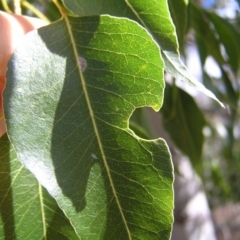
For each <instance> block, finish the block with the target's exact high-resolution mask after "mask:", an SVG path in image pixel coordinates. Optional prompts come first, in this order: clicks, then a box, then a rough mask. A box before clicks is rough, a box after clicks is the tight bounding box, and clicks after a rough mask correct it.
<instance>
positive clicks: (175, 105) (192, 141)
mask: <svg viewBox="0 0 240 240" xmlns="http://www.w3.org/2000/svg"><path fill="white" fill-rule="evenodd" d="M164 97H165V101H164V104H163V107H162V110H161V113H162V116H163V126H164V129H165V130H166V131H167V132H168V133H169V135H170V136H171V139H172V140H173V142H174V143H175V144H176V146H177V147H178V148H179V149H180V150H181V151H182V152H183V153H184V154H186V155H187V156H188V157H189V159H190V160H191V162H192V165H193V167H194V168H195V169H196V170H197V171H198V173H200V174H201V173H202V172H201V170H202V168H201V164H202V162H201V155H202V146H203V141H204V137H203V127H204V125H205V124H206V122H205V119H204V116H203V114H202V112H201V110H200V109H199V108H198V106H197V104H196V103H195V101H194V99H193V98H192V97H191V96H190V95H189V94H187V93H186V92H185V91H183V90H181V89H180V88H177V87H176V86H170V85H167V87H166V90H165V95H164Z"/></svg>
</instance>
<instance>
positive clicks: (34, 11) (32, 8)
mask: <svg viewBox="0 0 240 240" xmlns="http://www.w3.org/2000/svg"><path fill="white" fill-rule="evenodd" d="M21 4H22V6H24V7H25V8H27V9H29V10H30V11H31V12H32V13H33V14H34V15H36V16H37V17H38V18H40V19H42V20H43V21H45V22H47V23H50V22H51V21H50V20H49V19H48V18H47V17H46V16H45V15H44V14H42V13H41V12H40V11H39V10H38V9H37V8H35V7H34V6H33V5H32V4H31V3H29V2H27V1H21Z"/></svg>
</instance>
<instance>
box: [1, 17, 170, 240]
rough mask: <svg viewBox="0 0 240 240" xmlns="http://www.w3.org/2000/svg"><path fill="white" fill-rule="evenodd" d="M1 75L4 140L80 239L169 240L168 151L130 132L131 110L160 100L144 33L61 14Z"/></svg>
mask: <svg viewBox="0 0 240 240" xmlns="http://www.w3.org/2000/svg"><path fill="white" fill-rule="evenodd" d="M8 68H9V71H8V73H7V78H8V81H7V86H6V90H5V92H4V106H5V110H6V111H5V116H6V121H7V124H8V131H9V135H10V138H11V141H12V142H13V144H14V147H15V148H16V151H17V153H18V156H19V158H20V160H21V161H22V162H23V163H24V165H25V166H26V167H27V168H29V169H30V170H31V172H33V174H34V175H35V176H36V177H37V179H38V180H39V182H40V183H41V184H42V185H43V186H44V187H45V188H46V189H47V190H48V191H49V193H50V194H51V195H52V196H53V197H54V198H55V199H56V200H57V202H58V204H59V206H60V207H61V208H62V209H63V210H64V212H65V213H66V215H67V217H68V218H69V219H70V220H71V223H72V224H73V226H74V228H75V229H76V231H77V233H78V235H79V237H81V239H169V237H170V234H171V227H172V222H173V216H172V211H173V189H172V184H173V172H172V171H173V170H172V163H171V158H170V154H169V150H168V147H167V146H166V144H165V142H164V141H163V140H162V139H157V140H151V141H150V140H144V139H141V138H139V137H138V136H136V135H135V134H134V133H133V131H131V130H130V129H129V118H130V116H131V114H132V113H133V111H134V110H135V108H139V107H143V106H149V107H152V108H153V109H154V110H155V111H157V110H159V109H160V107H161V105H162V101H163V91H164V79H163V70H164V69H163V62H162V59H161V54H160V50H159V48H158V46H157V45H156V44H155V42H154V41H153V39H152V38H151V36H150V35H149V34H148V32H147V31H146V30H145V29H144V28H142V27H141V26H140V25H139V24H137V23H135V22H133V21H131V20H128V19H121V18H114V17H110V16H101V17H100V16H94V17H81V18H77V17H67V16H64V19H63V20H60V21H58V22H56V23H54V24H51V25H49V26H47V27H44V28H41V29H39V30H38V31H37V32H32V33H30V34H29V35H27V36H26V38H25V40H24V43H22V44H20V45H19V47H18V49H17V51H16V52H15V53H14V54H13V56H12V59H11V60H10V63H9V66H8Z"/></svg>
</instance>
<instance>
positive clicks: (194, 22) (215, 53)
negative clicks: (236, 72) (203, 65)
mask: <svg viewBox="0 0 240 240" xmlns="http://www.w3.org/2000/svg"><path fill="white" fill-rule="evenodd" d="M189 15H190V16H189V19H191V21H190V25H191V27H192V28H193V29H194V30H195V32H196V34H197V35H198V37H199V38H202V41H203V42H204V43H205V46H206V48H207V51H208V55H211V56H212V57H214V58H215V60H216V61H217V62H218V63H219V64H224V63H225V60H224V59H223V56H222V54H221V51H220V42H219V40H218V39H217V37H216V35H215V33H214V30H213V29H212V28H211V26H210V23H209V22H208V21H207V19H206V16H205V12H204V11H203V10H201V9H199V8H198V7H197V6H195V5H194V4H191V3H190V4H189Z"/></svg>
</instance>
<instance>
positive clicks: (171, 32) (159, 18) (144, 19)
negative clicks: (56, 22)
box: [63, 0, 222, 105]
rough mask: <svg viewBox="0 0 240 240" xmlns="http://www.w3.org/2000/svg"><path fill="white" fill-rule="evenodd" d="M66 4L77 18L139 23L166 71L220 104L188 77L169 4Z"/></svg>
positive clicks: (111, 0)
mask: <svg viewBox="0 0 240 240" xmlns="http://www.w3.org/2000/svg"><path fill="white" fill-rule="evenodd" d="M63 3H64V4H65V6H66V7H67V8H68V9H69V10H71V11H72V12H73V13H74V14H75V15H77V16H85V15H100V14H110V15H113V16H120V17H127V18H130V19H132V20H135V21H138V22H139V23H140V24H141V25H142V26H143V27H145V28H146V29H147V30H148V31H149V32H150V33H151V34H152V36H153V38H154V39H155V40H156V41H157V43H158V44H159V46H160V48H161V50H162V57H163V60H164V63H165V70H166V71H167V72H169V73H171V74H172V75H173V76H174V77H175V78H177V79H179V80H182V81H184V82H186V83H187V84H189V85H190V86H192V87H194V88H196V89H197V90H199V91H201V92H203V93H204V94H206V95H207V96H209V97H211V98H213V99H215V100H216V101H218V100H217V99H216V97H215V96H214V94H213V93H212V92H210V91H209V90H207V89H206V88H205V87H204V86H203V85H202V84H201V83H200V82H198V81H197V79H195V78H194V77H193V76H192V75H191V74H190V73H189V71H188V69H187V68H186V67H185V65H184V64H183V63H182V61H181V60H180V56H179V52H178V42H177V35H176V31H175V27H174V25H173V22H172V19H171V16H170V12H169V8H168V1H167V0H157V1H152V0H146V1H139V0H105V1H100V0H94V1H91V2H90V1H84V0H74V1H72V0H63ZM218 102H219V101H218ZM219 103H220V102H219ZM220 104H221V103H220ZM221 105H222V104H221Z"/></svg>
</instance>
